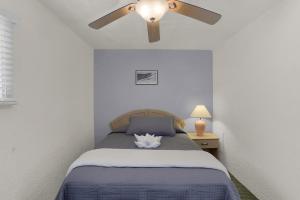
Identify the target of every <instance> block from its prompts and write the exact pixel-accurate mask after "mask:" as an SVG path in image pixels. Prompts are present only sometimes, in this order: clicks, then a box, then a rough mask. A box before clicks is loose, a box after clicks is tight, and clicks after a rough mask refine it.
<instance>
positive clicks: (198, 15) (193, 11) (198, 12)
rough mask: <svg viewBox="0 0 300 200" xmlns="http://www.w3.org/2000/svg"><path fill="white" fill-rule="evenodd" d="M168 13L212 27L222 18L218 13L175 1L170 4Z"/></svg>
mask: <svg viewBox="0 0 300 200" xmlns="http://www.w3.org/2000/svg"><path fill="white" fill-rule="evenodd" d="M170 11H171V12H176V13H179V14H182V15H185V16H187V17H191V18H194V19H196V20H200V21H202V22H205V23H207V24H210V25H214V24H215V23H217V22H218V21H219V20H220V19H221V17H222V15H220V14H218V13H215V12H212V11H210V10H207V9H204V8H201V7H198V6H195V5H192V4H189V3H185V2H182V1H177V0H175V1H172V2H171V3H170Z"/></svg>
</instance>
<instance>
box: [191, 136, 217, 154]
mask: <svg viewBox="0 0 300 200" xmlns="http://www.w3.org/2000/svg"><path fill="white" fill-rule="evenodd" d="M188 136H189V138H190V139H191V140H193V141H194V142H196V143H197V144H198V145H199V146H200V147H201V148H202V149H203V150H204V151H207V152H209V153H211V154H212V155H214V156H215V157H216V158H217V157H218V148H219V137H218V136H217V135H216V134H214V133H204V135H203V136H197V135H196V133H188Z"/></svg>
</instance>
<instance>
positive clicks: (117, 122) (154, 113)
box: [110, 109, 185, 131]
mask: <svg viewBox="0 0 300 200" xmlns="http://www.w3.org/2000/svg"><path fill="white" fill-rule="evenodd" d="M132 116H134V117H139V116H140V117H166V116H167V117H173V118H174V124H175V126H176V128H181V129H183V128H184V127H185V122H184V120H183V119H181V118H179V117H177V116H175V115H173V114H171V113H168V112H166V111H162V110H154V109H143V110H134V111H131V112H128V113H125V114H123V115H121V116H119V117H117V118H116V119H114V120H113V121H112V122H111V123H110V127H111V130H112V131H115V130H118V129H119V128H122V127H124V126H127V125H129V120H130V117H132Z"/></svg>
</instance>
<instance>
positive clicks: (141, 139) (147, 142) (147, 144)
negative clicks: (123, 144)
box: [134, 133, 162, 149]
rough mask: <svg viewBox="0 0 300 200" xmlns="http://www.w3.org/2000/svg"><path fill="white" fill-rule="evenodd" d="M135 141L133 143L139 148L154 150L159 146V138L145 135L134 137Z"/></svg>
mask: <svg viewBox="0 0 300 200" xmlns="http://www.w3.org/2000/svg"><path fill="white" fill-rule="evenodd" d="M134 136H135V138H136V140H137V141H135V142H134V143H135V144H136V146H138V147H139V148H145V149H154V148H157V147H159V146H160V141H161V138H162V137H161V136H154V135H150V134H149V133H147V134H146V135H145V136H143V135H141V136H139V135H134Z"/></svg>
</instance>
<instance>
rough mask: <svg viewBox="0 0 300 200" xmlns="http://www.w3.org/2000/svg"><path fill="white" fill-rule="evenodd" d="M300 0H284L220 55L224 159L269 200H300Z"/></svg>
mask: <svg viewBox="0 0 300 200" xmlns="http://www.w3.org/2000/svg"><path fill="white" fill-rule="evenodd" d="M299 10H300V1H295V0H286V1H282V2H281V3H280V4H279V5H276V6H275V7H273V8H272V9H270V10H269V11H268V12H267V13H266V14H265V15H263V16H261V17H260V18H258V19H257V20H256V21H254V22H253V23H251V24H250V25H249V26H247V27H246V28H244V29H243V30H242V31H241V32H239V33H237V34H236V35H235V36H233V37H232V38H231V39H229V40H228V41H227V42H226V43H225V44H224V45H222V46H221V47H219V48H217V49H216V50H215V55H214V56H215V58H214V62H215V65H214V118H215V122H214V129H215V132H217V133H218V134H220V135H221V136H222V137H223V148H222V156H221V157H222V160H223V161H224V162H225V163H226V164H227V166H228V167H229V170H230V171H232V172H233V174H235V175H236V176H237V177H238V178H239V179H240V180H241V181H242V182H243V183H245V185H246V186H247V187H249V188H250V189H251V190H252V191H253V192H254V193H255V194H256V195H257V196H258V197H259V198H260V199H262V200H270V199H272V200H297V199H299V186H300V185H299V178H300V159H299V152H300V143H299V142H300V133H299V122H300V119H299V113H300V105H299V103H300V78H299V77H300V21H299V19H300V12H299Z"/></svg>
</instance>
